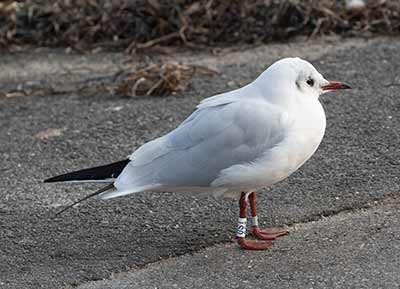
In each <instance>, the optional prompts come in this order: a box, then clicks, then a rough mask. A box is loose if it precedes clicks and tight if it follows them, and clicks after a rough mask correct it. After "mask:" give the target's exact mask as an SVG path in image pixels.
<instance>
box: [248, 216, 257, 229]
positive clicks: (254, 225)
mask: <svg viewBox="0 0 400 289" xmlns="http://www.w3.org/2000/svg"><path fill="white" fill-rule="evenodd" d="M250 220H251V226H253V227H258V218H257V216H255V217H251V219H250Z"/></svg>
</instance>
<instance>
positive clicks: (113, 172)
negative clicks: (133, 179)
mask: <svg viewBox="0 0 400 289" xmlns="http://www.w3.org/2000/svg"><path fill="white" fill-rule="evenodd" d="M129 162H130V160H129V159H125V160H122V161H119V162H115V163H111V164H108V165H104V166H99V167H93V168H88V169H83V170H79V171H75V172H70V173H66V174H62V175H58V176H55V177H51V178H48V179H45V180H44V181H43V182H44V183H56V182H68V181H89V180H103V179H108V178H116V177H118V176H119V174H120V173H121V172H122V170H123V169H124V168H125V166H126V165H127V164H128V163H129Z"/></svg>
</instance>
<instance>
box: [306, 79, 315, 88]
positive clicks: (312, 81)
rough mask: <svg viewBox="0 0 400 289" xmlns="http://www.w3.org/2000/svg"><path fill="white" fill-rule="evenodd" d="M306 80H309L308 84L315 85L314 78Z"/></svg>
mask: <svg viewBox="0 0 400 289" xmlns="http://www.w3.org/2000/svg"><path fill="white" fill-rule="evenodd" d="M306 82H307V84H308V85H309V86H313V85H314V79H312V78H309V79H308V80H307V81H306Z"/></svg>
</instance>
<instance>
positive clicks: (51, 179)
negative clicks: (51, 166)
mask: <svg viewBox="0 0 400 289" xmlns="http://www.w3.org/2000/svg"><path fill="white" fill-rule="evenodd" d="M55 182H59V181H58V180H57V177H52V178H48V179H45V180H44V181H43V183H55Z"/></svg>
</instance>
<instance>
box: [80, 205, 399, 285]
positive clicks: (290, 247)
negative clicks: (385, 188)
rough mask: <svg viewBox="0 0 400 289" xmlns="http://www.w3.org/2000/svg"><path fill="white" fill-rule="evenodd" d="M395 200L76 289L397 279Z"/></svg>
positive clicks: (366, 282)
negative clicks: (261, 247) (259, 242)
mask: <svg viewBox="0 0 400 289" xmlns="http://www.w3.org/2000/svg"><path fill="white" fill-rule="evenodd" d="M399 209H400V199H397V200H390V203H386V204H384V205H380V206H378V207H374V208H372V209H370V210H367V211H358V210H357V211H354V212H346V213H340V214H338V215H335V216H333V217H330V218H326V219H323V220H320V221H317V222H311V223H307V224H301V225H299V226H295V227H294V228H292V229H291V233H290V236H287V237H284V238H280V239H279V241H276V242H275V246H274V247H273V248H272V249H271V250H269V251H264V252H254V251H243V250H240V249H239V248H238V247H237V246H235V245H231V244H229V245H226V244H224V245H216V246H214V247H211V248H207V249H205V250H201V251H200V252H199V253H195V254H189V255H185V256H183V257H180V258H171V259H169V260H165V261H161V262H159V263H156V264H151V265H149V266H146V268H144V269H141V270H134V271H133V272H130V273H123V274H117V275H116V276H113V277H111V279H110V280H106V281H97V282H90V283H87V284H84V285H82V286H79V287H78V289H121V288H130V289H136V288H137V289H139V288H140V289H150V288H151V289H153V288H175V289H176V288H199V289H200V288H272V289H274V288H277V289H284V288H287V289H291V288H337V289H341V288H365V289H369V288H388V289H389V288H393V289H398V288H399V285H400V223H399V222H398V219H399V218H400V210H399Z"/></svg>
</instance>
